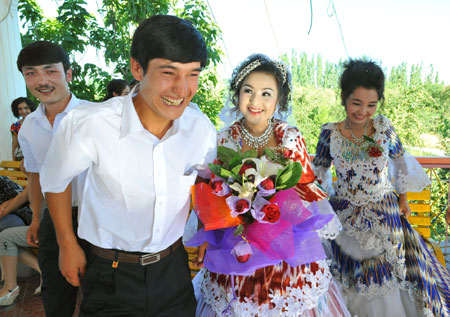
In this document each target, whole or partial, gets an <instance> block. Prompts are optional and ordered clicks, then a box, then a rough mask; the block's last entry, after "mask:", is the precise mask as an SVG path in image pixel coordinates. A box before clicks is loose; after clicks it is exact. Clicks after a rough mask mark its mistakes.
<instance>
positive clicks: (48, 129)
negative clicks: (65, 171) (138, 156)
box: [17, 41, 82, 317]
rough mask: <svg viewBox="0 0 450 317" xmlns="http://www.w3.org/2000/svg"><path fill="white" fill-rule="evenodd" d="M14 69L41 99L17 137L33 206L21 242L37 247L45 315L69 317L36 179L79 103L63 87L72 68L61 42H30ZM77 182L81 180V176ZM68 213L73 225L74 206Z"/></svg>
mask: <svg viewBox="0 0 450 317" xmlns="http://www.w3.org/2000/svg"><path fill="white" fill-rule="evenodd" d="M17 67H18V69H19V71H20V72H21V73H22V75H23V76H24V79H25V83H26V85H27V88H28V90H29V91H30V92H31V94H32V95H33V96H35V97H36V98H37V99H39V100H40V102H41V103H40V105H39V107H38V108H37V109H36V111H34V112H32V113H31V114H29V115H28V116H27V117H26V119H25V121H24V123H23V125H22V127H21V129H20V132H19V136H18V139H19V143H20V147H21V148H22V151H23V155H24V165H25V169H26V171H27V176H28V196H29V200H30V205H31V209H32V210H33V220H32V223H31V225H30V228H29V229H28V232H27V242H28V243H29V244H31V245H34V246H39V251H38V260H39V266H40V268H41V271H42V299H43V303H44V309H45V313H46V316H47V317H48V316H55V317H56V316H57V317H61V316H72V315H73V313H74V310H75V305H76V298H77V294H78V288H77V287H74V286H72V285H71V284H69V283H68V282H67V281H66V280H65V278H64V277H63V276H62V275H61V272H60V271H59V267H58V249H59V248H58V244H57V241H56V235H55V229H54V228H53V223H52V221H51V218H50V215H49V213H48V210H47V209H45V210H44V212H43V216H42V217H41V209H42V207H43V205H44V199H43V195H42V192H41V186H40V183H39V178H40V171H41V169H42V166H43V164H44V160H45V157H46V156H47V151H48V148H49V146H50V143H51V141H52V138H53V135H54V133H55V132H56V130H57V129H58V126H59V124H60V122H61V120H62V118H64V117H65V116H66V115H67V114H68V113H69V112H70V111H72V110H73V109H74V108H76V107H78V105H79V104H80V103H81V102H82V101H81V100H79V99H77V97H75V96H74V95H73V94H72V93H71V92H70V90H69V86H68V83H69V82H70V81H71V79H72V69H71V68H70V61H69V57H68V55H67V53H66V52H65V51H64V49H63V48H62V47H61V46H59V45H57V44H54V43H52V42H48V41H38V42H34V43H31V44H29V45H28V46H26V47H24V48H23V49H22V50H21V51H20V53H19V56H18V58H17ZM50 168H51V167H50ZM80 178H82V176H80ZM78 184H79V185H81V184H82V180H81V179H79V183H78ZM75 196H76V191H74V197H75ZM72 202H73V206H76V205H77V204H76V197H75V198H74V199H73V200H72ZM71 206H72V205H71ZM71 211H72V209H71ZM73 212H74V218H75V222H74V226H76V209H74V210H73ZM71 214H72V212H71ZM41 218H42V220H41Z"/></svg>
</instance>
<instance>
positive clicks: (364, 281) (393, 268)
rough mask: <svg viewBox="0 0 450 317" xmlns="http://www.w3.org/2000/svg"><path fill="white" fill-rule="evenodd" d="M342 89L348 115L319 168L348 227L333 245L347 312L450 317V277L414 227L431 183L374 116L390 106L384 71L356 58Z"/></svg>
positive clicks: (320, 153)
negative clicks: (420, 195) (413, 196)
mask: <svg viewBox="0 0 450 317" xmlns="http://www.w3.org/2000/svg"><path fill="white" fill-rule="evenodd" d="M340 85H341V90H342V92H341V99H342V105H343V106H344V107H345V111H346V115H347V117H346V119H345V120H344V121H341V122H337V123H327V124H325V125H323V126H322V132H321V134H320V138H319V142H318V144H317V151H316V157H315V158H314V160H313V165H314V171H315V173H316V175H317V177H318V179H319V180H320V181H321V182H322V185H323V186H324V187H325V188H327V191H328V193H329V195H330V196H331V198H330V203H331V205H332V206H333V208H334V210H335V211H336V213H337V215H338V216H339V219H340V221H341V223H342V225H343V231H342V232H341V233H340V234H339V236H338V238H337V239H335V240H334V241H332V242H331V247H332V253H333V262H332V265H331V269H332V272H333V275H334V276H335V278H336V279H337V280H338V281H339V282H340V284H341V286H342V290H343V295H344V296H345V298H346V300H347V306H348V309H349V310H350V312H351V313H352V314H355V315H358V316H359V317H363V316H374V317H375V316H395V317H400V316H408V317H412V316H449V314H450V292H449V285H450V277H449V274H448V272H447V271H446V270H445V268H444V267H443V266H442V265H441V264H440V263H439V262H438V261H437V259H436V257H435V256H434V255H433V253H432V251H431V250H430V249H429V248H428V247H427V245H426V244H425V243H424V241H423V240H422V239H421V237H420V236H419V234H418V233H417V232H416V231H414V230H413V229H412V228H411V226H410V224H409V223H408V221H407V218H408V217H409V215H410V214H411V211H410V209H409V207H408V203H407V200H406V192H408V191H414V192H419V191H421V190H422V189H423V188H424V187H426V186H428V185H429V184H430V180H429V179H428V177H427V175H426V174H425V172H424V171H423V169H422V167H421V166H420V164H419V163H418V162H417V161H416V160H415V159H414V157H412V156H411V155H410V154H409V153H408V152H406V151H405V149H404V148H403V146H402V143H401V142H400V139H399V138H398V136H397V134H396V133H395V130H394V127H393V126H392V125H391V123H390V121H389V120H388V119H387V118H386V117H384V116H382V115H378V116H374V114H375V112H376V110H377V108H378V104H379V102H381V103H382V102H383V101H384V74H383V71H382V70H381V68H380V67H379V66H378V65H376V64H375V63H373V62H370V61H361V60H350V61H349V62H348V63H347V64H346V65H345V70H344V72H343V74H342V76H341V79H340ZM332 161H333V162H334V165H335V167H336V175H337V181H336V182H335V183H334V184H333V186H332V187H331V173H330V171H329V168H330V165H331V162H332ZM326 184H328V185H326ZM394 191H395V192H394Z"/></svg>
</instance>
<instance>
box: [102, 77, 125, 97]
mask: <svg viewBox="0 0 450 317" xmlns="http://www.w3.org/2000/svg"><path fill="white" fill-rule="evenodd" d="M129 92H130V87H129V86H128V84H127V82H126V81H125V80H123V79H113V80H111V81H110V82H109V84H108V86H107V87H106V97H105V99H103V101H106V100H108V99H111V98H112V97H117V96H126V95H128V93H129Z"/></svg>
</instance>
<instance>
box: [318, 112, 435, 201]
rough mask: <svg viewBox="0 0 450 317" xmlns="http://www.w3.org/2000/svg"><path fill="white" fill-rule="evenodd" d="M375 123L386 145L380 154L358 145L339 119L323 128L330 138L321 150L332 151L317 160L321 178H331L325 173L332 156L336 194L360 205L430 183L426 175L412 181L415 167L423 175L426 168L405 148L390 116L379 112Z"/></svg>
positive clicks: (379, 139)
mask: <svg viewBox="0 0 450 317" xmlns="http://www.w3.org/2000/svg"><path fill="white" fill-rule="evenodd" d="M373 125H374V128H375V133H374V135H372V136H371V137H372V138H373V139H374V140H375V142H377V143H378V144H379V145H380V146H381V147H382V149H383V151H382V153H381V155H380V156H378V157H373V156H370V155H369V153H368V151H367V149H366V147H365V146H364V143H363V144H362V145H360V146H358V145H356V144H355V143H353V142H351V141H350V140H349V139H347V138H345V137H344V136H343V135H342V134H341V132H340V131H339V127H338V124H337V123H328V124H325V125H324V126H323V128H322V137H325V138H326V139H328V142H327V144H326V145H325V144H324V147H327V148H328V149H325V148H322V150H324V151H329V153H328V155H325V156H323V155H320V156H318V157H317V159H316V160H315V161H314V163H315V165H316V168H315V172H316V175H317V176H318V178H319V179H329V178H330V176H328V175H324V174H325V173H329V167H330V164H331V160H333V162H334V165H335V167H336V176H337V181H336V182H335V183H334V185H333V187H334V190H335V192H336V196H337V197H339V198H342V199H346V200H349V201H351V202H352V204H354V205H358V206H363V205H366V204H367V203H368V202H374V201H379V200H380V199H382V197H383V196H384V195H385V194H386V193H389V192H392V191H394V190H396V191H397V192H398V193H400V194H402V193H406V192H407V191H408V190H411V191H420V190H421V188H423V187H425V186H426V185H427V184H428V183H429V180H428V178H426V177H425V178H424V177H421V178H418V179H415V180H414V181H412V177H414V176H415V175H417V174H416V173H414V171H415V170H418V169H420V171H419V174H420V175H423V171H422V170H421V168H420V165H419V167H417V164H415V163H414V162H412V160H414V161H415V159H414V158H413V157H411V155H409V154H408V153H407V152H406V151H405V150H404V148H403V146H402V144H401V143H400V140H399V139H398V136H397V135H396V133H395V130H394V128H393V127H392V125H391V124H390V122H389V120H388V119H387V118H386V117H384V116H382V115H379V116H377V117H375V118H374V120H373ZM389 163H390V164H391V166H389V165H390V164H389ZM388 166H389V167H390V168H388ZM411 172H412V173H411ZM420 172H421V173H420Z"/></svg>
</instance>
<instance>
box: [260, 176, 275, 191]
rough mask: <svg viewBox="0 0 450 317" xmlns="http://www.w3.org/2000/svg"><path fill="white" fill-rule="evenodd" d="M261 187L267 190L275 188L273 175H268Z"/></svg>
mask: <svg viewBox="0 0 450 317" xmlns="http://www.w3.org/2000/svg"><path fill="white" fill-rule="evenodd" d="M261 187H262V188H264V189H267V190H271V189H274V188H275V183H274V182H273V179H272V178H271V177H267V178H266V179H265V180H263V181H262V182H261Z"/></svg>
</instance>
